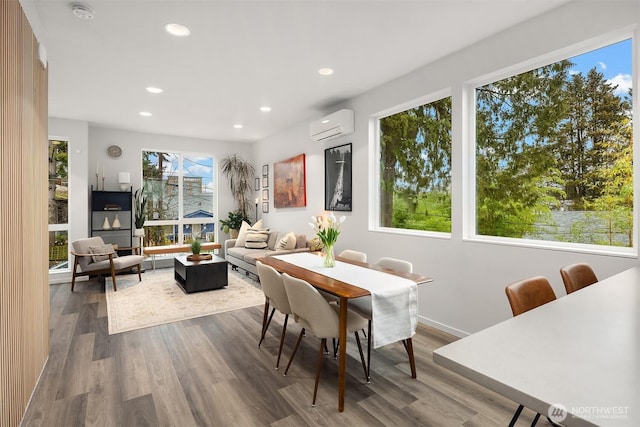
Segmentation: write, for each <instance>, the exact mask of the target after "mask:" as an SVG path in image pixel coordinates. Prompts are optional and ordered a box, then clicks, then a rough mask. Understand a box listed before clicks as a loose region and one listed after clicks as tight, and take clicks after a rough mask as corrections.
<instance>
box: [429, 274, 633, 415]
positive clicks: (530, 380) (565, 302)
mask: <svg viewBox="0 0 640 427" xmlns="http://www.w3.org/2000/svg"><path fill="white" fill-rule="evenodd" d="M505 304H507V299H506V297H505ZM433 359H434V361H435V362H436V363H437V364H439V365H442V366H444V367H446V368H448V369H450V370H452V371H454V372H457V373H458V374H460V375H462V376H463V377H466V378H468V379H470V380H473V381H475V382H477V383H479V384H481V385H483V386H485V387H487V388H489V389H491V390H493V391H495V392H497V393H500V394H501V395H503V396H505V397H507V398H509V399H511V400H513V401H514V402H517V403H519V404H522V405H524V406H525V407H526V408H529V409H532V410H533V411H536V412H538V413H539V414H541V415H542V416H543V417H546V416H550V417H551V419H552V420H553V421H556V422H559V423H560V424H562V425H565V426H583V425H589V426H590V425H597V426H612V427H623V426H624V427H628V426H640V266H638V267H634V268H631V269H629V270H626V271H623V272H622V273H619V274H616V275H614V276H611V277H609V278H607V279H604V280H601V281H599V282H598V283H595V284H593V285H591V286H588V287H586V288H583V289H581V290H579V291H577V292H574V293H571V294H569V295H566V296H562V297H559V298H558V299H557V300H555V301H552V302H550V303H547V304H545V305H543V306H541V307H538V308H536V309H534V310H531V311H528V312H526V313H523V314H521V315H519V316H516V317H513V318H511V319H509V320H506V321H504V322H502V323H499V324H497V325H495V326H492V327H490V328H488V329H485V330H483V331H480V332H477V333H475V334H472V335H470V336H468V337H465V338H462V339H460V340H458V341H455V342H453V343H451V344H448V345H446V346H444V347H441V348H439V349H437V350H435V351H434V353H433ZM514 409H515V407H514Z"/></svg>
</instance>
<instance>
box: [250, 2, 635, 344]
mask: <svg viewBox="0 0 640 427" xmlns="http://www.w3.org/2000/svg"><path fill="white" fill-rule="evenodd" d="M638 8H639V6H638V3H637V2H580V3H572V4H569V5H567V6H565V7H562V8H560V9H558V10H556V11H553V12H552V13H549V14H546V15H543V16H541V17H538V18H536V19H534V20H532V21H530V22H527V23H525V24H522V25H520V26H518V27H517V28H512V29H511V30H509V31H507V32H505V33H502V34H499V35H497V36H495V37H492V38H490V39H488V40H484V41H481V42H479V43H477V44H476V45H474V46H472V47H470V48H468V49H465V50H463V51H461V52H458V53H456V54H454V55H451V56H449V57H447V58H443V59H442V60H440V61H437V62H436V63H434V64H431V65H428V66H425V67H423V68H421V69H419V70H416V71H415V72H413V73H411V74H408V75H406V76H403V77H401V78H398V79H396V80H394V81H392V82H390V83H388V84H385V85H383V86H381V87H378V88H376V89H374V90H372V91H370V92H368V93H366V94H364V95H362V96H359V97H357V98H355V99H353V100H351V101H350V102H349V103H346V104H343V105H340V106H336V108H334V109H332V110H330V111H325V113H326V114H328V113H331V112H333V111H335V110H338V109H339V108H352V109H354V110H355V116H356V129H355V132H354V133H353V134H351V135H348V136H344V137H341V138H340V139H337V140H334V141H330V142H329V143H326V144H325V146H321V145H320V144H317V143H313V142H311V140H309V138H308V123H301V124H299V125H297V126H294V127H292V128H290V129H288V130H286V131H283V132H281V133H278V134H276V135H273V136H271V137H269V138H267V139H265V140H263V141H260V142H259V143H257V144H256V146H255V148H254V151H253V158H254V159H255V166H256V168H259V167H260V166H261V165H262V164H265V163H267V164H269V165H270V170H269V172H270V184H269V186H270V189H269V190H270V196H271V198H273V196H272V191H273V189H272V188H271V187H272V186H273V175H272V173H273V172H272V168H273V162H275V161H279V160H284V159H286V158H289V157H292V156H294V155H297V154H300V153H305V154H306V157H307V161H306V173H307V206H306V208H296V209H274V208H273V203H271V207H270V212H269V214H265V215H264V218H265V221H266V224H267V225H268V226H270V227H271V228H272V229H274V230H283V231H285V230H296V231H304V232H306V233H307V235H309V236H311V234H312V232H311V230H310V228H308V225H307V222H309V217H310V216H311V215H317V214H319V213H321V212H322V211H323V205H324V157H323V156H324V149H325V148H328V147H332V146H337V145H341V144H343V143H346V142H352V143H353V162H354V165H353V211H352V212H351V213H349V214H347V216H348V218H347V221H346V222H345V224H344V225H343V229H342V233H341V236H340V239H339V240H338V244H337V251H338V252H339V251H340V250H342V249H344V248H347V247H349V248H352V249H356V250H362V251H365V252H366V253H367V254H368V256H369V260H370V261H375V260H376V259H378V258H380V257H382V256H393V257H398V258H404V259H407V260H409V261H411V262H412V263H413V264H414V269H415V271H416V272H419V273H423V274H426V275H428V276H431V277H433V278H434V281H433V283H431V284H427V285H424V286H421V287H420V288H419V315H420V320H421V321H422V322H425V323H428V324H431V325H434V326H436V327H439V328H441V329H443V330H446V331H448V332H451V333H454V334H457V335H465V334H468V333H473V332H475V331H478V330H481V329H484V328H486V327H488V326H490V325H492V324H495V323H498V322H500V321H502V320H505V319H508V318H510V317H511V311H510V309H509V304H508V302H507V299H506V296H505V293H504V287H505V285H507V284H508V283H510V282H513V281H515V280H519V279H522V278H525V277H529V276H534V275H544V276H546V277H547V278H549V280H550V281H551V282H552V285H553V286H554V290H555V292H556V295H558V296H559V297H560V296H563V295H565V292H564V287H563V286H562V281H561V279H560V275H559V272H558V270H559V268H560V267H561V266H563V265H565V264H569V263H573V262H578V261H586V262H589V263H590V264H591V265H592V266H593V267H594V269H595V271H596V273H597V274H598V276H599V277H600V278H604V277H607V276H610V275H613V274H615V273H617V272H620V271H622V270H624V269H626V268H629V267H631V266H633V265H636V264H637V263H638V260H637V258H625V257H616V256H604V255H594V254H583V253H577V252H568V251H558V250H547V249H534V248H525V247H515V246H505V245H499V244H487V243H478V242H470V241H464V240H463V238H462V231H461V230H462V221H463V207H464V205H465V201H464V200H463V198H462V189H463V179H464V177H465V173H466V171H465V169H464V166H465V159H464V151H463V145H464V143H465V142H466V141H465V139H464V138H465V137H466V135H467V131H466V130H465V129H466V128H465V124H464V112H463V111H462V109H461V107H460V103H461V101H462V100H463V98H464V96H465V92H464V91H465V85H466V84H467V82H469V81H470V80H474V79H478V78H480V77H482V76H485V75H487V74H490V73H495V72H498V71H500V70H502V69H504V68H506V67H513V66H516V65H518V64H522V63H530V62H531V60H532V58H536V57H538V56H541V55H549V54H550V53H552V52H557V53H558V56H557V57H556V58H548V59H549V61H548V62H553V61H555V60H558V59H562V57H561V55H560V52H558V51H560V50H563V49H568V48H570V47H575V46H576V45H581V44H582V45H584V42H585V41H588V40H593V39H600V40H601V39H603V37H604V38H605V39H606V38H607V37H610V36H611V35H612V34H616V33H620V32H621V31H623V30H624V31H627V32H628V31H630V28H633V27H635V26H636V25H637V24H638V21H639V15H640V11H639V10H638ZM596 17H597V18H596ZM461 30H462V29H461ZM636 49H637V47H636ZM572 54H575V52H572ZM637 56H638V55H636V57H637ZM375 60H378V59H374V58H372V63H373V62H374V61H375ZM636 62H637V59H636ZM540 65H543V64H540V63H537V64H534V66H540ZM636 69H637V67H636ZM637 81H638V79H637V77H636V79H635V82H637ZM447 88H450V89H451V91H452V97H453V102H454V115H455V116H454V123H453V140H454V147H453V160H452V163H453V165H452V175H453V178H452V180H453V182H452V189H453V213H452V220H453V229H454V230H453V232H452V238H451V239H450V240H444V239H436V238H428V237H418V236H408V235H399V234H387V233H381V232H375V231H369V229H368V215H369V210H370V209H371V208H372V206H371V203H372V202H371V200H370V199H369V192H370V191H376V189H375V188H374V187H375V186H376V183H375V182H372V180H371V177H372V174H373V170H374V169H375V168H377V167H378V165H377V164H370V161H369V156H370V149H371V147H372V145H371V142H370V134H369V130H368V127H369V118H370V117H371V116H372V115H374V114H376V113H379V112H380V111H384V110H387V109H389V108H392V107H394V106H396V105H400V104H403V103H406V102H409V101H411V100H414V99H417V98H419V97H422V96H426V95H429V94H430V93H434V92H438V91H440V90H443V89H447ZM636 110H637V103H636ZM636 114H637V112H636ZM319 116H320V115H319ZM637 135H638V132H637V131H636V139H637ZM636 163H637V162H636ZM639 175H640V174H639ZM636 239H637V234H636Z"/></svg>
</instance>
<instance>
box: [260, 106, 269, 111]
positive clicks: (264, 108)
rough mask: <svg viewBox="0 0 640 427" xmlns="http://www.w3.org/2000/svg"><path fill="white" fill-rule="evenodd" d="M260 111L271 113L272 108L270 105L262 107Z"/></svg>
mask: <svg viewBox="0 0 640 427" xmlns="http://www.w3.org/2000/svg"><path fill="white" fill-rule="evenodd" d="M260 111H262V112H263V113H268V112H269V111H271V107H269V106H268V105H263V106H262V107H260Z"/></svg>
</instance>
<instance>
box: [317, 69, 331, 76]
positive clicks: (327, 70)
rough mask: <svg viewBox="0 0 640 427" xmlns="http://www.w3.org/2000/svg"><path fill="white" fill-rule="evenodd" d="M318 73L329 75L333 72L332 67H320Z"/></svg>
mask: <svg viewBox="0 0 640 427" xmlns="http://www.w3.org/2000/svg"><path fill="white" fill-rule="evenodd" d="M318 74H321V75H323V76H330V75H331V74H333V68H320V69H319V70H318Z"/></svg>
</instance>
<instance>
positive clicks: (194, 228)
mask: <svg viewBox="0 0 640 427" xmlns="http://www.w3.org/2000/svg"><path fill="white" fill-rule="evenodd" d="M213 164H214V161H213V158H211V157H206V156H198V155H192V154H181V153H168V152H160V151H143V153H142V177H143V185H144V189H145V192H146V195H147V206H146V209H147V218H148V219H147V221H146V222H145V228H144V229H145V237H144V239H145V246H160V245H170V244H183V243H190V242H192V241H193V239H198V240H201V241H211V242H213V241H215V223H216V220H215V218H214V212H215V203H216V198H215V191H214V185H213V184H214V180H213V177H214V170H213Z"/></svg>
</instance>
